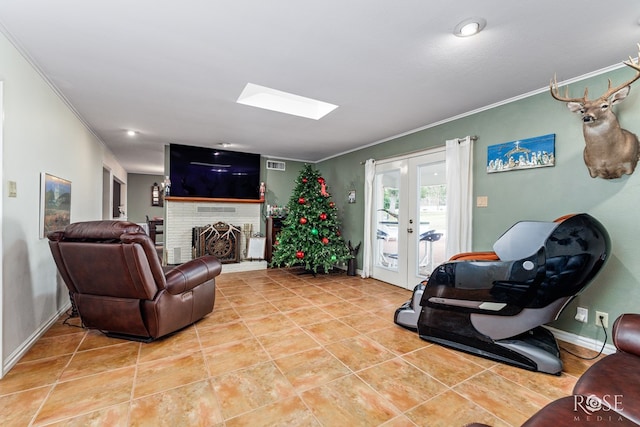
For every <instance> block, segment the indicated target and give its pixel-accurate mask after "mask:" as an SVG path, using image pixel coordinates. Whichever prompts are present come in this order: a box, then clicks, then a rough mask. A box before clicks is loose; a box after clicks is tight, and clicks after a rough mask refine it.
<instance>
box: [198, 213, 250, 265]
mask: <svg viewBox="0 0 640 427" xmlns="http://www.w3.org/2000/svg"><path fill="white" fill-rule="evenodd" d="M193 255H194V258H197V257H199V256H203V255H213V256H215V257H216V258H218V259H219V260H220V262H221V263H223V264H225V263H232V262H240V228H238V227H235V226H233V225H231V224H226V223H224V222H217V223H215V224H212V225H205V226H204V227H194V228H193Z"/></svg>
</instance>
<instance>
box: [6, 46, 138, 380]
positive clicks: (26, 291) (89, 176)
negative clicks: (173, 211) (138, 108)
mask: <svg viewBox="0 0 640 427" xmlns="http://www.w3.org/2000/svg"><path fill="white" fill-rule="evenodd" d="M0 81H2V82H3V108H4V122H3V150H2V156H3V157H2V186H3V189H6V188H7V187H8V181H15V182H16V183H17V197H8V194H7V192H6V191H3V192H2V197H3V199H2V252H1V255H2V268H3V274H2V283H1V285H2V299H1V300H2V318H1V326H2V327H1V329H0V332H1V343H2V344H1V347H2V367H3V369H2V371H0V374H3V373H6V371H7V369H8V368H10V367H11V366H13V364H15V362H16V361H17V360H18V359H19V357H20V356H21V355H22V354H23V353H24V351H25V350H26V349H27V348H28V347H29V345H30V344H32V343H33V342H34V340H35V339H36V338H37V337H38V336H39V334H41V333H42V332H43V331H44V330H45V329H46V327H47V326H48V325H49V323H50V322H51V321H52V320H54V319H55V318H57V315H58V314H59V313H60V311H61V310H63V309H64V308H65V307H66V306H67V305H68V303H69V299H68V294H67V290H66V287H65V286H64V284H63V283H62V282H60V281H59V279H58V277H57V276H58V275H57V271H56V268H55V264H54V262H53V259H52V257H51V253H50V251H49V247H48V243H47V240H46V239H42V238H40V236H39V209H40V174H41V172H47V173H50V174H53V175H56V176H58V177H61V178H64V179H67V180H70V181H71V182H72V184H71V221H72V222H76V221H83V220H92V219H100V218H101V217H102V193H103V188H102V171H103V166H104V167H105V168H107V169H108V170H110V171H111V172H112V174H113V175H114V176H117V177H118V178H119V180H121V181H122V182H124V183H126V179H127V175H126V172H125V171H124V169H123V168H122V167H121V166H120V165H119V164H118V162H117V160H116V159H115V158H114V157H113V156H112V155H111V153H110V152H109V151H108V150H107V149H106V148H105V146H104V145H103V144H102V143H101V142H100V141H99V140H98V138H97V137H96V136H95V135H94V134H93V133H91V132H90V131H89V130H88V129H87V128H86V126H84V124H83V123H82V121H80V120H79V119H78V117H77V116H76V115H75V114H74V112H73V111H72V110H71V109H70V108H69V107H68V106H67V105H66V104H65V102H64V101H63V100H62V99H61V98H60V97H59V96H58V95H57V94H56V92H55V91H54V90H53V89H52V88H51V86H50V85H49V84H48V83H47V82H46V81H45V80H44V79H43V78H42V77H41V76H40V74H39V73H38V72H37V71H36V70H35V69H34V67H33V66H31V65H30V64H29V62H27V61H26V60H25V59H24V57H23V56H22V55H21V54H20V52H19V51H18V50H17V49H16V48H15V47H14V46H13V45H12V44H11V42H10V41H9V40H8V39H7V38H6V37H5V36H4V35H2V34H0ZM125 200H126V199H125Z"/></svg>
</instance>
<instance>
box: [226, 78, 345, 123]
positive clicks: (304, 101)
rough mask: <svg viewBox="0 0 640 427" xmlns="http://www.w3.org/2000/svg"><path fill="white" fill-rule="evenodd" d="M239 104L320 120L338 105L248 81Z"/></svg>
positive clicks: (239, 98)
mask: <svg viewBox="0 0 640 427" xmlns="http://www.w3.org/2000/svg"><path fill="white" fill-rule="evenodd" d="M237 102H238V104H244V105H250V106H252V107H258V108H264V109H265V110H271V111H277V112H280V113H285V114H292V115H294V116H299V117H306V118H308V119H314V120H319V119H321V118H322V117H324V116H326V115H327V114H329V113H330V112H332V111H333V110H335V109H336V108H338V106H337V105H333V104H329V103H327V102H322V101H318V100H315V99H311V98H306V97H304V96H299V95H294V94H292V93H288V92H283V91H281V90H276V89H271V88H268V87H264V86H259V85H256V84H253V83H247V85H246V86H245V87H244V90H243V91H242V93H241V94H240V96H239V97H238V100H237Z"/></svg>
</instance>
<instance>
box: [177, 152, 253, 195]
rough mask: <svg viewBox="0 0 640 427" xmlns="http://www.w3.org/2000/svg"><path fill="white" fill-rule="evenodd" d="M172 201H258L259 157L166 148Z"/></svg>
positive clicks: (237, 153)
mask: <svg viewBox="0 0 640 427" xmlns="http://www.w3.org/2000/svg"><path fill="white" fill-rule="evenodd" d="M169 178H170V179H171V193H170V194H171V196H172V197H203V198H211V199H247V200H257V199H259V198H260V155H259V154H250V153H240V152H236V151H227V150H217V149H215V148H205V147H192V146H188V145H180V144H170V145H169Z"/></svg>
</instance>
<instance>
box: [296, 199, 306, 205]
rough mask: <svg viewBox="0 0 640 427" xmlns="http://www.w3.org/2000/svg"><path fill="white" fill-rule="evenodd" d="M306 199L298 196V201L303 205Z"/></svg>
mask: <svg viewBox="0 0 640 427" xmlns="http://www.w3.org/2000/svg"><path fill="white" fill-rule="evenodd" d="M306 202H307V201H306V200H305V199H304V197H300V198H299V199H298V203H300V204H301V205H304V204H305V203H306Z"/></svg>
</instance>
